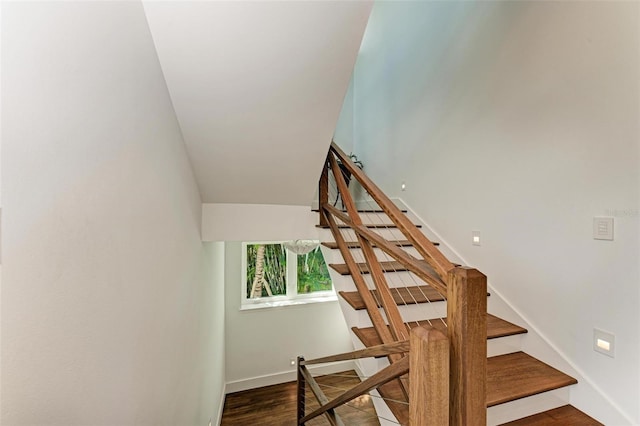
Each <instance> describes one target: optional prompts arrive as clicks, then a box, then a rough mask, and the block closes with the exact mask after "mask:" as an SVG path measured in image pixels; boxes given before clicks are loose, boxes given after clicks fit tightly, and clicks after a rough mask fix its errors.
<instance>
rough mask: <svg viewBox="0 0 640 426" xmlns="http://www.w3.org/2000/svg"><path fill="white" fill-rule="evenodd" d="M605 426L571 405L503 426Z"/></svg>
mask: <svg viewBox="0 0 640 426" xmlns="http://www.w3.org/2000/svg"><path fill="white" fill-rule="evenodd" d="M507 425H508V426H604V425H603V424H602V423H600V422H599V421H597V420H595V419H593V418H591V417H589V416H588V415H586V414H585V413H583V412H582V411H580V410H578V409H577V408H575V407H573V406H571V405H564V406H562V407H558V408H554V409H553V410H548V411H544V412H542V413H538V414H534V415H532V416H528V417H524V418H522V419H519V420H514V421H512V422H509V423H504V424H503V425H502V426H507Z"/></svg>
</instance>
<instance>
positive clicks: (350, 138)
mask: <svg viewBox="0 0 640 426" xmlns="http://www.w3.org/2000/svg"><path fill="white" fill-rule="evenodd" d="M353 87H354V80H353V76H352V77H351V81H350V82H349V88H348V89H347V94H346V95H345V97H344V102H343V103H342V109H341V110H340V116H339V118H338V123H337V124H336V131H335V133H334V134H333V140H334V141H335V142H336V143H337V144H338V145H340V147H341V148H342V149H343V150H344V151H345V152H346V153H350V152H353V142H354V140H355V135H354V133H353V130H354V129H353V123H354V116H353V107H354V105H353V102H354V99H353ZM356 155H358V154H357V153H356Z"/></svg>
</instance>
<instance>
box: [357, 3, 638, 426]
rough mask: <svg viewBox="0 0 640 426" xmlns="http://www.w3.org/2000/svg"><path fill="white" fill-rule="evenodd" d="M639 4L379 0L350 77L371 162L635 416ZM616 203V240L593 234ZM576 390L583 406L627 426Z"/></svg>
mask: <svg viewBox="0 0 640 426" xmlns="http://www.w3.org/2000/svg"><path fill="white" fill-rule="evenodd" d="M639 8H640V5H639V4H638V3H637V2H529V1H525V2H379V3H376V5H375V6H374V9H373V12H372V15H371V20H370V24H369V27H368V28H367V32H366V34H365V38H364V40H363V46H362V49H361V52H360V55H359V59H358V62H357V65H356V76H355V88H354V105H355V107H354V117H355V122H354V133H355V135H356V141H355V146H356V148H355V150H356V151H357V152H358V154H359V156H360V157H361V158H362V159H363V160H364V162H365V167H366V170H367V171H368V173H369V174H370V175H371V176H372V177H373V178H374V179H375V180H376V181H377V182H378V183H379V184H380V186H381V187H382V188H383V189H384V190H386V191H387V192H388V193H389V195H391V196H401V197H402V198H403V199H404V200H405V201H406V202H407V203H408V204H409V205H411V206H412V207H413V208H414V209H415V210H416V211H417V213H418V214H419V215H420V216H422V217H423V218H424V219H425V220H426V221H427V222H428V223H429V224H430V225H431V226H432V227H433V228H434V230H435V231H436V232H437V233H439V234H440V235H441V236H442V237H443V238H444V239H445V240H446V241H447V242H449V243H450V245H451V246H452V247H454V248H455V249H457V250H458V251H459V252H460V254H461V255H462V256H463V257H464V258H465V259H467V260H468V261H469V263H470V264H471V265H473V266H475V267H477V268H478V269H480V270H481V271H483V272H485V273H486V274H487V275H488V277H489V281H490V284H492V285H493V286H494V288H495V289H497V290H498V291H499V292H500V293H501V294H502V295H504V296H505V298H506V300H507V301H509V302H510V303H511V304H512V306H513V307H514V308H516V309H517V310H518V311H519V312H520V313H522V315H523V316H524V317H525V318H527V319H528V320H529V321H530V324H532V325H533V326H535V327H536V328H537V329H539V330H540V331H541V332H542V334H543V335H544V336H545V337H546V338H547V339H548V340H549V341H550V342H551V343H552V344H553V345H555V346H556V347H557V348H559V350H560V351H561V352H562V353H563V354H564V355H566V356H567V357H568V358H569V359H570V360H571V361H572V362H573V363H574V364H575V365H576V366H577V367H578V368H579V369H580V370H582V371H583V372H585V374H587V376H588V379H589V380H592V381H593V383H594V385H595V387H596V388H600V389H601V390H602V392H603V393H604V394H605V395H606V396H608V397H610V398H611V399H612V400H613V401H614V402H615V404H616V405H617V406H618V407H619V408H620V410H621V411H622V412H624V413H625V414H626V416H627V418H628V419H629V422H630V423H636V424H637V423H640V413H639V407H640V391H639V380H638V379H639V377H640V372H639V368H640V366H639V364H638V359H640V329H639V325H640V318H639V312H640V303H639V296H640V294H639V285H638V284H639V282H640V271H639V262H638V260H639V257H640V248H639V236H640V226H639V225H640V224H639V219H640V213H638V212H639V208H640V202H639V197H640V190H639V182H640V164H639V155H638V154H639V152H638V151H639V150H638V147H639V145H638V142H639V140H640V139H639V136H640V132H639V127H638V122H639V121H638V117H639V113H640V107H639V99H640V98H639V96H638V94H639V92H640V91H639V89H640V84H639V80H638V75H640V66H639V60H640V55H639V52H638V40H639V35H640V13H639V12H640V10H639ZM402 181H406V182H407V188H408V189H407V191H406V192H402V193H400V191H399V187H400V183H401V182H402ZM610 215H612V216H615V241H613V242H607V241H596V240H593V239H592V236H591V233H592V219H593V217H594V216H610ZM472 230H479V231H481V232H482V246H481V247H472V246H471V244H470V233H471V231H472ZM594 327H597V328H601V329H604V330H607V331H610V332H613V333H615V335H616V345H617V347H616V357H615V358H609V357H606V356H603V355H601V354H598V353H596V352H594V351H593V350H592V332H593V328H594ZM577 389H578V390H576V391H573V392H572V402H573V403H574V405H576V406H578V407H580V408H583V409H586V410H587V411H589V412H594V411H595V412H596V413H599V414H601V415H603V416H605V417H601V420H602V421H604V422H605V423H607V424H615V423H613V422H611V421H608V419H609V418H614V417H615V416H613V415H612V416H611V417H606V416H608V415H609V414H607V413H610V412H611V411H607V409H606V407H605V408H601V407H598V406H594V404H592V399H590V397H589V396H587V395H584V394H583V393H582V392H581V391H580V390H579V389H582V388H580V386H578V388H577Z"/></svg>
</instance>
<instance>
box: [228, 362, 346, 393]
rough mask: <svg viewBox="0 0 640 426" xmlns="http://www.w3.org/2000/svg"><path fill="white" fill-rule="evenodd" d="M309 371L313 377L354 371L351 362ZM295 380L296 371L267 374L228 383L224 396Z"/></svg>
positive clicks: (323, 366)
mask: <svg viewBox="0 0 640 426" xmlns="http://www.w3.org/2000/svg"><path fill="white" fill-rule="evenodd" d="M308 368H309V371H310V372H311V374H313V375H314V376H317V375H322V374H333V373H339V372H341V371H345V370H356V364H355V363H354V362H353V361H343V362H335V363H331V364H326V365H321V366H315V365H313V366H309V367H308ZM296 378H297V374H296V370H290V371H282V372H280V373H273V374H267V375H264V376H257V377H250V378H247V379H242V380H235V381H233V382H228V383H227V384H226V386H225V395H227V394H230V393H234V392H240V391H244V390H249V389H255V388H261V387H265V386H271V385H277V384H280V383H287V382H293V381H295V380H296Z"/></svg>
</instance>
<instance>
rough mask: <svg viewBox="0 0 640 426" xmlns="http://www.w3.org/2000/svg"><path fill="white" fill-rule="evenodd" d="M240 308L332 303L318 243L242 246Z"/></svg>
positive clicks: (264, 243) (275, 243) (327, 276)
mask: <svg viewBox="0 0 640 426" xmlns="http://www.w3.org/2000/svg"><path fill="white" fill-rule="evenodd" d="M242 247H243V262H242V263H243V269H244V274H243V290H242V291H243V300H242V307H243V309H252V308H256V307H268V306H283V305H291V304H300V303H309V302H319V301H325V300H335V299H336V298H335V293H334V292H333V285H332V283H331V278H330V276H329V270H328V268H327V264H326V263H325V261H324V257H323V256H322V251H321V250H320V244H319V242H318V241H306V240H297V241H281V242H272V241H270V242H252V243H244V244H243V245H242Z"/></svg>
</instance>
